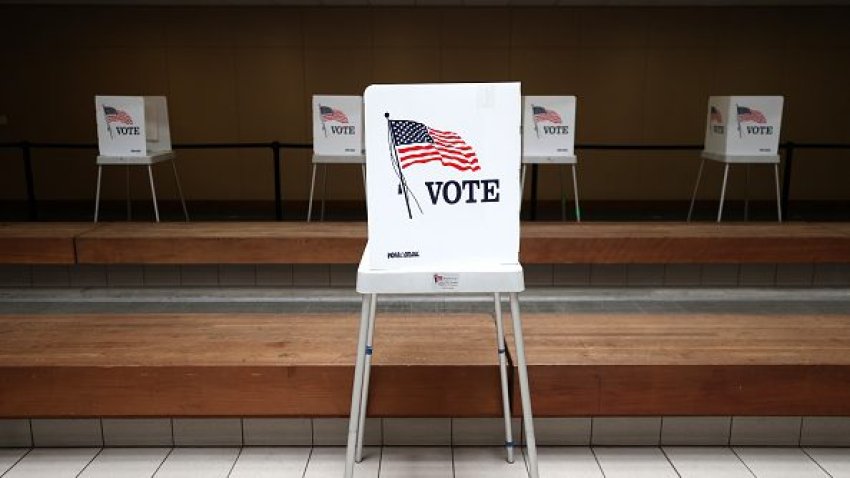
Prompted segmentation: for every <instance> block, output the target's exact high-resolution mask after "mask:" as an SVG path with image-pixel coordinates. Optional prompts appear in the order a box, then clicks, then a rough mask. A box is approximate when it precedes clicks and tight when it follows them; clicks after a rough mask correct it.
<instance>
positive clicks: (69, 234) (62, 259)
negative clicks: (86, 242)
mask: <svg viewBox="0 0 850 478" xmlns="http://www.w3.org/2000/svg"><path fill="white" fill-rule="evenodd" d="M93 228H94V225H93V224H90V223H27V222H23V223H0V264H74V263H76V262H77V256H76V252H75V244H74V241H75V240H76V238H77V237H79V236H80V235H81V234H82V233H84V232H86V231H89V230H91V229H93Z"/></svg>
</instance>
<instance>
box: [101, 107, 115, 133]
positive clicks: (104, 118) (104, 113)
mask: <svg viewBox="0 0 850 478" xmlns="http://www.w3.org/2000/svg"><path fill="white" fill-rule="evenodd" d="M100 107H101V108H103V121H105V122H106V131H109V139H115V137H114V136H112V123H111V122H110V121H109V118H108V116H109V113H107V112H106V105H104V104H101V105H100Z"/></svg>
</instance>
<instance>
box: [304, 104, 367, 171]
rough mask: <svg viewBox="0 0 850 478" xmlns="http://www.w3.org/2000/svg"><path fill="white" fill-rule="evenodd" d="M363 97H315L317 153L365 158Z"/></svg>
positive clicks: (314, 144)
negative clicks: (361, 156) (362, 156)
mask: <svg viewBox="0 0 850 478" xmlns="http://www.w3.org/2000/svg"><path fill="white" fill-rule="evenodd" d="M362 118H363V97H362V96H330V95H314V96H313V151H314V152H315V153H316V154H320V155H328V156H359V155H362V154H363V120H362Z"/></svg>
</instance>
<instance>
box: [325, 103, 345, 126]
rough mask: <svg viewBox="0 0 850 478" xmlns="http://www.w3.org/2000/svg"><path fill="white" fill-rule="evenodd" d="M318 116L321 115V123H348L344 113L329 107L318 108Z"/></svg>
mask: <svg viewBox="0 0 850 478" xmlns="http://www.w3.org/2000/svg"><path fill="white" fill-rule="evenodd" d="M319 114H321V115H322V121H336V122H337V123H348V116H345V113H343V112H342V111H340V110H338V109H335V108H331V107H330V106H319Z"/></svg>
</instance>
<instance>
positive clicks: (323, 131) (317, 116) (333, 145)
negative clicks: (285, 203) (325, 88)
mask: <svg viewBox="0 0 850 478" xmlns="http://www.w3.org/2000/svg"><path fill="white" fill-rule="evenodd" d="M319 164H321V165H322V209H321V212H320V218H321V219H324V218H325V193H326V191H327V188H326V186H327V183H328V164H359V165H361V168H362V170H363V184H364V188H365V184H366V157H365V156H364V155H363V97H362V96H325V95H314V96H313V174H312V179H311V180H310V199H309V203H308V205H307V222H309V221H310V220H311V219H312V216H313V191H314V190H315V187H316V166H318V165H319Z"/></svg>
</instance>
